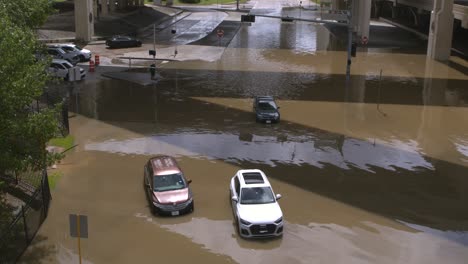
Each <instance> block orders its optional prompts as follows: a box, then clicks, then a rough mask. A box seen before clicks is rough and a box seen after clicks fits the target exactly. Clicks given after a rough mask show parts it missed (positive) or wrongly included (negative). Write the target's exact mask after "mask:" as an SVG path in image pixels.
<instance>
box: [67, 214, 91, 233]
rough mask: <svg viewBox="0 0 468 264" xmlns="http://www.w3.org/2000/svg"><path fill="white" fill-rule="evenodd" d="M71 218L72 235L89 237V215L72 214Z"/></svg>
mask: <svg viewBox="0 0 468 264" xmlns="http://www.w3.org/2000/svg"><path fill="white" fill-rule="evenodd" d="M69 219H70V236H71V237H80V238H88V217H87V216H86V215H76V214H71V215H70V216H69Z"/></svg>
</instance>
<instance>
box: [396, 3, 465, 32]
mask: <svg viewBox="0 0 468 264" xmlns="http://www.w3.org/2000/svg"><path fill="white" fill-rule="evenodd" d="M387 2H392V3H393V5H395V6H396V5H398V4H400V5H405V6H411V7H414V8H417V9H418V11H419V10H425V11H432V9H433V7H434V0H387ZM453 15H454V18H455V19H458V20H460V21H461V24H462V27H463V28H468V0H458V1H457V0H455V1H454V4H453Z"/></svg>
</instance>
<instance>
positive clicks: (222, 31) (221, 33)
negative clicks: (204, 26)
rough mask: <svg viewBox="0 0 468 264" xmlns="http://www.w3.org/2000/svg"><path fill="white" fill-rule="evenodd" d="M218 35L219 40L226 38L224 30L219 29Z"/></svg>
mask: <svg viewBox="0 0 468 264" xmlns="http://www.w3.org/2000/svg"><path fill="white" fill-rule="evenodd" d="M216 34H217V35H218V38H222V37H223V36H224V30H222V29H218V31H217V32H216Z"/></svg>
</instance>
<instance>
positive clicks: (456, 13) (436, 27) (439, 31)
mask: <svg viewBox="0 0 468 264" xmlns="http://www.w3.org/2000/svg"><path fill="white" fill-rule="evenodd" d="M343 2H344V1H343V0H331V4H332V9H343V7H344V8H346V4H345V5H344V4H343ZM379 2H389V3H391V4H393V5H394V6H396V5H397V4H400V5H406V6H411V7H415V8H417V9H418V11H419V10H425V11H430V12H431V21H430V27H429V40H428V48H427V55H428V56H429V57H430V58H432V59H436V60H440V61H447V60H448V59H449V57H450V52H451V47H452V37H453V36H452V34H453V21H454V19H459V20H460V21H461V22H462V26H463V27H465V28H467V27H468V0H461V1H455V3H454V0H388V1H384V0H354V1H352V2H351V6H350V7H349V8H351V10H352V21H351V23H352V27H353V31H354V32H355V33H356V35H357V36H358V37H359V38H367V39H369V23H370V17H371V10H372V5H374V6H375V5H377V3H379ZM415 15H416V14H415Z"/></svg>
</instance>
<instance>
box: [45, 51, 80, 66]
mask: <svg viewBox="0 0 468 264" xmlns="http://www.w3.org/2000/svg"><path fill="white" fill-rule="evenodd" d="M47 53H48V54H49V55H51V56H52V58H54V59H63V60H67V61H68V62H70V63H71V64H73V65H76V64H77V63H78V62H79V61H80V58H79V57H78V54H77V53H75V52H66V51H65V50H63V49H62V48H60V47H58V46H47Z"/></svg>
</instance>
